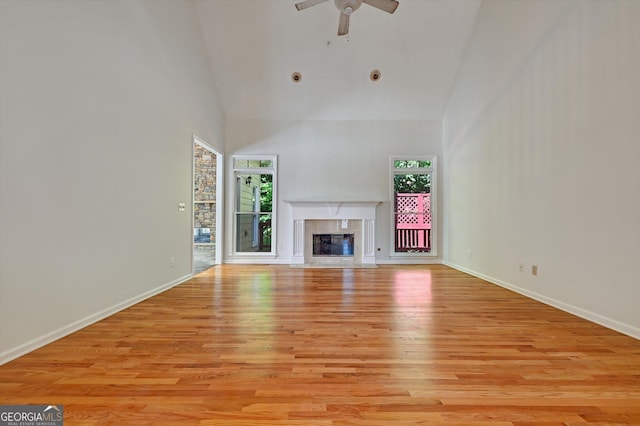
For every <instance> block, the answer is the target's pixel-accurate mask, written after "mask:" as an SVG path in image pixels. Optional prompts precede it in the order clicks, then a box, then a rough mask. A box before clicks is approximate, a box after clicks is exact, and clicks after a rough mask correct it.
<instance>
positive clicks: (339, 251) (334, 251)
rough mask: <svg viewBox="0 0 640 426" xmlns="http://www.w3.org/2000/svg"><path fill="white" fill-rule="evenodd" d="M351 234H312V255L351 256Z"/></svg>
mask: <svg viewBox="0 0 640 426" xmlns="http://www.w3.org/2000/svg"><path fill="white" fill-rule="evenodd" d="M353 235H354V234H313V255H314V256H343V257H353V240H354V238H353Z"/></svg>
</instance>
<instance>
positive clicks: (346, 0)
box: [334, 0, 362, 15]
mask: <svg viewBox="0 0 640 426" xmlns="http://www.w3.org/2000/svg"><path fill="white" fill-rule="evenodd" d="M334 3H335V5H336V7H337V8H338V10H339V11H340V13H344V14H345V15H351V14H352V13H353V12H355V11H356V10H357V9H358V8H359V7H360V6H361V5H362V0H334Z"/></svg>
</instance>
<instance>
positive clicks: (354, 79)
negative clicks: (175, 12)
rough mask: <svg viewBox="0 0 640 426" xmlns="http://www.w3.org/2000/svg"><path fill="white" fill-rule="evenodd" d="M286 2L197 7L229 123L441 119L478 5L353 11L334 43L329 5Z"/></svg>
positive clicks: (406, 0)
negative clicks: (299, 6) (375, 75)
mask: <svg viewBox="0 0 640 426" xmlns="http://www.w3.org/2000/svg"><path fill="white" fill-rule="evenodd" d="M295 3H296V0H198V1H197V3H196V4H197V11H198V17H199V20H200V25H201V29H202V33H203V36H204V39H205V43H206V46H207V50H208V54H209V57H210V60H211V65H212V70H213V74H214V79H215V81H216V85H217V87H218V90H219V94H220V96H221V100H222V103H223V107H224V110H225V114H226V117H227V118H228V119H273V120H290V119H305V120H429V119H440V118H442V115H443V113H444V110H445V108H446V105H447V101H448V97H449V93H450V91H451V88H452V86H453V84H454V81H455V78H456V75H457V72H458V69H459V66H460V62H461V58H462V56H463V55H464V50H465V47H466V45H467V43H468V39H469V36H470V34H471V31H472V28H473V25H474V21H475V18H476V15H477V13H478V9H479V7H480V3H481V0H399V3H400V5H399V7H398V9H397V10H396V12H395V13H394V14H393V15H390V14H387V13H385V12H382V11H380V10H377V9H375V8H373V7H370V6H368V5H362V7H360V8H359V9H358V10H356V11H355V12H354V13H353V15H352V16H351V24H350V33H349V35H348V36H341V37H339V36H338V35H337V27H338V18H339V11H338V9H336V7H335V5H334V4H333V0H329V1H327V2H324V3H321V4H318V5H316V6H314V7H311V8H309V9H306V10H303V11H297V10H296V8H295V6H294V4H295ZM376 69H377V70H380V72H381V78H380V79H379V80H378V81H375V82H374V81H371V80H370V78H369V76H370V73H371V71H373V70H376ZM294 72H299V73H300V74H301V75H302V79H301V81H300V82H299V83H294V82H293V81H292V79H291V75H292V73H294Z"/></svg>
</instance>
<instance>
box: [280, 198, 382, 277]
mask: <svg viewBox="0 0 640 426" xmlns="http://www.w3.org/2000/svg"><path fill="white" fill-rule="evenodd" d="M285 202H286V203H288V204H290V205H291V213H292V214H291V218H292V220H293V256H292V258H291V264H292V265H304V264H305V263H306V262H305V244H306V242H305V221H307V220H360V221H361V222H362V241H361V244H362V249H361V250H359V252H360V253H361V258H358V259H354V260H355V263H356V264H362V265H375V263H376V256H375V229H376V228H375V220H376V207H377V205H378V204H380V203H381V202H382V201H347V200H344V201H335V200H334V201H325V200H318V201H316V200H313V201H309V200H300V201H295V200H294V201H285ZM307 260H308V259H307Z"/></svg>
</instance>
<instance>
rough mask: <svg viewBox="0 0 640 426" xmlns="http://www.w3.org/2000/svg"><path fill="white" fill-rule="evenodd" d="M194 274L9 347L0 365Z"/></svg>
mask: <svg viewBox="0 0 640 426" xmlns="http://www.w3.org/2000/svg"><path fill="white" fill-rule="evenodd" d="M192 277H193V274H188V275H185V276H183V277H180V278H178V279H176V280H174V281H171V282H169V283H166V284H163V285H161V286H160V287H157V288H154V289H153V290H149V291H146V292H144V293H142V294H139V295H137V296H134V297H132V298H130V299H127V300H125V301H123V302H120V303H117V304H115V305H113V306H111V307H109V308H107V309H104V310H102V311H100V312H96V313H95V314H91V315H89V316H87V317H85V318H82V319H80V320H78V321H74V322H72V323H71V324H68V325H65V326H63V327H60V328H59V329H57V330H54V331H52V332H50V333H47V334H45V335H43V336H40V337H37V338H35V339H33V340H30V341H28V342H26V343H24V344H22V345H20V346H17V347H15V348H12V349H9V350H7V351H4V352H2V353H0V365H2V364H6V363H7V362H9V361H11V360H14V359H16V358H18V357H21V356H22V355H25V354H27V353H29V352H31V351H34V350H36V349H38V348H41V347H43V346H45V345H48V344H49V343H51V342H54V341H56V340H58V339H60V338H62V337H65V336H68V335H69V334H71V333H73V332H76V331H78V330H80V329H82V328H84V327H87V326H89V325H91V324H93V323H95V322H98V321H100V320H103V319H105V318H107V317H110V316H111V315H113V314H115V313H117V312H120V311H122V310H123V309H126V308H128V307H130V306H133V305H135V304H136V303H140V302H142V301H143V300H146V299H148V298H150V297H153V296H155V295H156V294H160V293H162V292H164V291H166V290H168V289H170V288H172V287H175V286H177V285H178V284H182V283H183V282H185V281H187V280H189V279H191V278H192Z"/></svg>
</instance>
